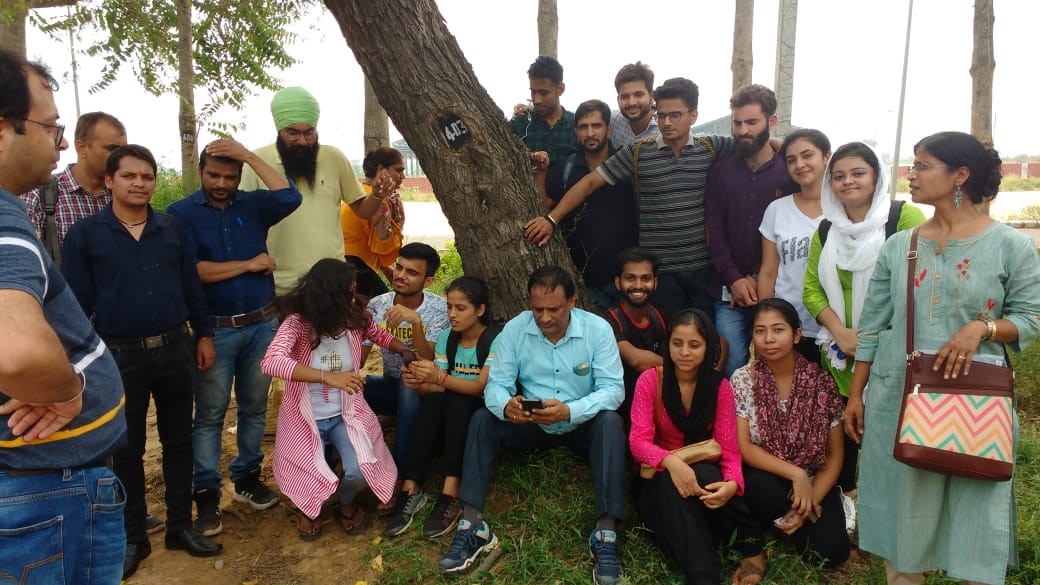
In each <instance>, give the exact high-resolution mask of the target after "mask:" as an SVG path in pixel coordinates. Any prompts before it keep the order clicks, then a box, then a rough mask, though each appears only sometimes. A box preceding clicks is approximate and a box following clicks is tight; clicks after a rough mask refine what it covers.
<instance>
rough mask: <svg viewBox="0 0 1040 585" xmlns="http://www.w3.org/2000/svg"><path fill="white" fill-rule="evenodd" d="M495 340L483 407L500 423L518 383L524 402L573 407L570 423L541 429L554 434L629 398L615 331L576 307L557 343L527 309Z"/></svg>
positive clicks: (507, 325) (615, 406)
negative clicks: (615, 339)
mask: <svg viewBox="0 0 1040 585" xmlns="http://www.w3.org/2000/svg"><path fill="white" fill-rule="evenodd" d="M496 342H497V345H498V347H497V348H496V349H497V351H496V352H495V361H494V363H492V364H491V370H490V373H489V378H488V384H487V388H485V389H484V404H486V405H487V408H488V410H490V411H491V413H492V414H494V415H495V416H497V417H498V418H500V419H502V420H506V418H505V408H506V403H507V402H509V400H510V399H511V398H512V397H513V396H514V395H515V394H516V382H517V381H518V380H519V382H520V385H521V386H523V389H524V396H525V397H526V398H529V399H533V400H550V399H553V398H555V399H557V400H559V401H560V402H563V403H565V404H566V405H567V406H568V407H569V408H570V411H571V419H570V421H564V422H558V423H555V424H552V425H543V426H542V428H543V429H544V430H545V432H547V433H550V434H554V435H562V434H565V433H569V432H570V431H573V430H574V429H575V428H576V427H577V426H578V425H580V424H582V423H584V422H586V421H589V420H592V418H593V417H595V416H596V414H598V413H599V412H600V411H603V410H617V407H618V406H621V402H622V400H624V398H625V384H624V379H623V373H622V367H621V356H620V355H619V354H618V348H617V342H615V341H614V333H613V331H612V330H611V328H610V325H609V324H608V323H607V322H606V321H604V320H603V318H601V317H598V316H596V315H594V314H592V313H589V312H587V311H583V310H581V309H572V310H571V316H570V324H569V325H568V326H567V332H566V333H565V334H564V336H563V338H562V339H560V340H559V341H558V342H556V343H555V344H553V343H551V342H550V341H549V340H548V339H547V338H546V337H545V335H544V334H542V331H541V330H540V329H538V324H537V323H535V320H534V315H533V314H532V313H531V311H524V312H523V313H520V314H519V315H517V316H516V317H514V318H513V319H510V321H509V322H508V323H506V326H505V327H504V328H503V329H502V333H500V334H499V335H498V338H497V340H496Z"/></svg>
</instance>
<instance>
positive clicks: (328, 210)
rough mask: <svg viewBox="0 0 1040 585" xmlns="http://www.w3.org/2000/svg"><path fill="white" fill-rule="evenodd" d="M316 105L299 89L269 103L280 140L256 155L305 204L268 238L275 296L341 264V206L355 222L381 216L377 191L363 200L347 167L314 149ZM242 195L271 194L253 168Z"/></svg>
mask: <svg viewBox="0 0 1040 585" xmlns="http://www.w3.org/2000/svg"><path fill="white" fill-rule="evenodd" d="M320 113H321V109H320V107H319V105H318V100H316V99H314V96H312V95H311V94H310V92H308V91H307V90H306V89H304V88H302V87H286V88H283V89H281V90H279V91H278V92H277V93H275V95H274V99H272V100H271V115H272V116H273V117H274V124H275V128H277V129H278V137H277V139H276V140H275V143H274V144H270V145H267V146H264V147H262V148H260V149H258V150H256V151H255V154H256V155H257V156H258V157H259V158H260V159H261V160H262V161H263V162H265V163H267V164H268V165H270V166H272V167H274V168H275V170H276V171H278V173H279V174H280V175H281V174H284V175H285V176H286V177H288V178H289V179H291V180H293V182H295V184H296V187H297V188H298V189H299V191H300V193H301V194H302V195H303V203H302V204H301V205H300V207H299V208H297V209H296V211H294V212H293V213H292V214H290V215H289V216H288V217H286V218H285V219H283V220H282V221H281V222H280V223H278V224H277V225H275V226H273V227H272V228H271V229H270V231H269V232H268V235H267V249H268V253H269V254H270V255H271V256H272V257H274V258H277V259H278V266H277V268H276V269H275V271H274V283H275V290H276V292H277V294H284V293H286V292H288V291H289V289H290V288H292V286H293V285H294V284H296V281H297V280H299V278H300V277H301V276H303V275H304V274H306V273H307V271H308V270H310V269H311V266H313V265H314V263H315V262H317V261H318V260H321V259H323V258H340V259H342V258H343V229H342V227H341V225H340V221H339V206H340V202H341V201H342V202H344V203H346V204H347V205H349V206H350V209H351V210H352V211H353V212H354V213H356V214H357V215H358V217H362V218H369V217H371V216H372V215H374V214H375V213H376V212H377V211H379V206H380V204H381V203H382V200H381V198H380V194H381V193H383V190H381V189H378V190H377V189H373V194H372V195H369V196H365V193H364V191H362V190H361V186H360V185H359V184H358V181H357V178H356V177H355V176H354V170H353V168H352V167H351V166H350V161H348V160H347V157H346V156H344V155H343V152H342V151H340V150H339V149H338V148H336V147H334V146H321V145H319V143H318V128H317V125H318V117H319V115H320ZM239 189H240V190H242V191H255V190H259V189H270V186H269V185H267V184H266V183H264V182H263V180H262V179H261V178H260V177H259V176H257V173H256V172H255V171H254V170H253V169H252V167H247V168H245V169H243V171H242V182H241V184H240V185H239Z"/></svg>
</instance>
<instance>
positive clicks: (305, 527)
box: [296, 512, 321, 542]
mask: <svg viewBox="0 0 1040 585" xmlns="http://www.w3.org/2000/svg"><path fill="white" fill-rule="evenodd" d="M296 535H297V536H299V537H300V540H302V541H305V542H314V541H315V540H318V537H319V536H321V519H320V518H314V519H311V518H308V517H307V515H306V514H304V513H302V512H301V513H300V520H299V522H297V524H296Z"/></svg>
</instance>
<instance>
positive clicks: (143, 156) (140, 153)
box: [105, 144, 159, 177]
mask: <svg viewBox="0 0 1040 585" xmlns="http://www.w3.org/2000/svg"><path fill="white" fill-rule="evenodd" d="M126 157H130V158H136V159H138V160H143V161H144V162H146V163H148V164H149V165H151V167H152V172H153V173H156V174H158V173H159V165H157V164H155V157H154V156H152V151H150V150H148V149H147V148H145V147H143V146H141V145H140V144H127V145H126V146H120V147H119V148H117V149H115V150H113V151H112V154H110V155H108V160H107V161H105V175H107V176H109V177H114V176H116V171H118V170H119V163H120V161H122V160H123V159H124V158H126Z"/></svg>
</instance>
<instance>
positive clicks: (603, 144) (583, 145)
mask: <svg viewBox="0 0 1040 585" xmlns="http://www.w3.org/2000/svg"><path fill="white" fill-rule="evenodd" d="M609 142H610V140H608V139H604V140H600V141H599V142H598V143H596V146H594V147H592V148H589V146H588V144H586V143H585V142H582V143H581V149H582V150H584V151H585V152H587V153H589V154H596V153H597V152H602V151H603V149H604V148H606V147H607V144H608V143H609Z"/></svg>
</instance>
